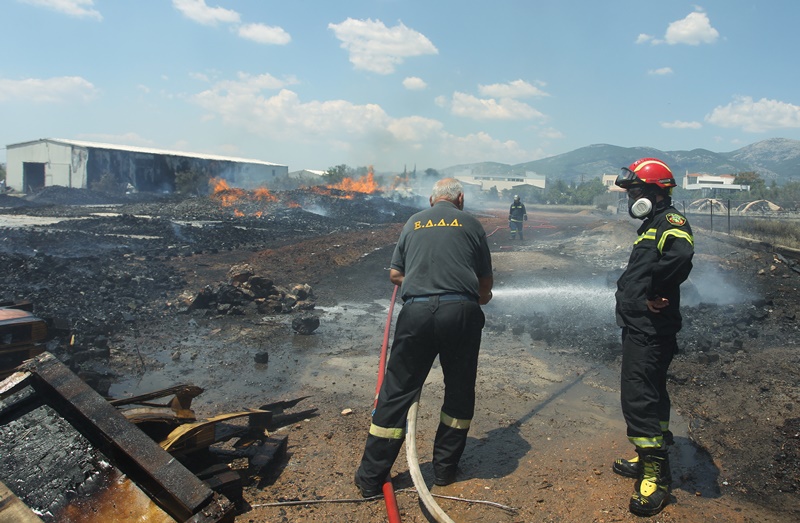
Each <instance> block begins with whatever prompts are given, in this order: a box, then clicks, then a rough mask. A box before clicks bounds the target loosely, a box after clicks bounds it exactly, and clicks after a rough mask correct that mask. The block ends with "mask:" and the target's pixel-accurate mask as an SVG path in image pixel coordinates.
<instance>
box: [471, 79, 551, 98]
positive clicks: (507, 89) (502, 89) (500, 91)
mask: <svg viewBox="0 0 800 523" xmlns="http://www.w3.org/2000/svg"><path fill="white" fill-rule="evenodd" d="M478 92H480V93H481V94H482V95H484V96H491V97H494V98H528V97H531V96H550V95H549V94H548V93H546V92H544V91H542V90H541V89H539V88H538V87H536V86H533V85H531V84H529V83H528V82H526V81H524V80H514V81H513V82H509V83H507V84H492V85H479V86H478Z"/></svg>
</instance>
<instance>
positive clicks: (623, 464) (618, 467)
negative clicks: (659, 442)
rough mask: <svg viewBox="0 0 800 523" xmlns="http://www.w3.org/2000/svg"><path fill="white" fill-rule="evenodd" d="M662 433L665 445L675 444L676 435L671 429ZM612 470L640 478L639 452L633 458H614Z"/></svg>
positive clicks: (621, 474)
mask: <svg viewBox="0 0 800 523" xmlns="http://www.w3.org/2000/svg"><path fill="white" fill-rule="evenodd" d="M662 435H663V436H664V445H674V444H675V436H673V434H672V432H671V431H669V430H666V431H664V432H662ZM611 470H613V471H614V472H615V473H617V474H619V475H620V476H625V477H626V478H636V479H638V478H641V477H642V462H641V461H639V455H638V454H637V455H636V456H634V457H633V458H631V459H625V458H619V459H616V460H614V464H613V465H612V466H611Z"/></svg>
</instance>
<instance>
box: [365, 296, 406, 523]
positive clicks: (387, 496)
mask: <svg viewBox="0 0 800 523" xmlns="http://www.w3.org/2000/svg"><path fill="white" fill-rule="evenodd" d="M395 299H397V285H395V286H394V292H393V293H392V301H391V302H390V303H389V314H388V315H387V316H386V328H385V329H384V331H383V345H382V346H381V359H380V363H379V364H378V384H377V385H376V386H375V402H374V403H373V404H372V408H373V410H374V409H375V407H376V406H377V405H378V393H379V392H380V390H381V385H382V384H383V376H384V374H386V354H387V351H388V348H389V328H390V327H391V326H392V314H393V312H394V301H395ZM381 489H382V490H383V503H384V505H386V515H387V516H388V517H389V523H400V509H398V507H397V498H396V497H395V495H394V486H393V485H392V474H391V472H389V474H387V475H386V479H385V480H384V481H383V485H382V487H381Z"/></svg>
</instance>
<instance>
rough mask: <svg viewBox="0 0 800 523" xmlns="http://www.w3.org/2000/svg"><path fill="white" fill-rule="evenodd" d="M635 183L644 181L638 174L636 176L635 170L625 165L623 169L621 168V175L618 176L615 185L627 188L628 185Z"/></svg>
mask: <svg viewBox="0 0 800 523" xmlns="http://www.w3.org/2000/svg"><path fill="white" fill-rule="evenodd" d="M635 183H642V181H641V180H640V179H639V177H638V176H636V173H635V172H633V171H631V170H630V169H628V168H627V167H623V168H622V169H620V171H619V175H618V176H617V179H616V181H615V182H614V185H616V186H617V187H621V188H623V189H627V188H628V187H630V186H631V185H633V184H635Z"/></svg>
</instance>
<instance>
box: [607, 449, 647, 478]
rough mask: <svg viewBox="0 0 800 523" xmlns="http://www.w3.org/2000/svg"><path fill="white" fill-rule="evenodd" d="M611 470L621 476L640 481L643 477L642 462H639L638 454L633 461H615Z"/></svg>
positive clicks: (619, 459)
mask: <svg viewBox="0 0 800 523" xmlns="http://www.w3.org/2000/svg"><path fill="white" fill-rule="evenodd" d="M611 470H613V471H614V472H615V473H617V474H619V475H620V476H625V477H626V478H636V479H638V478H641V477H642V462H641V461H639V455H638V454H637V455H636V456H634V457H632V458H631V459H625V458H618V459H615V460H614V465H612V466H611Z"/></svg>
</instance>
